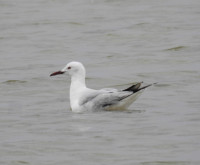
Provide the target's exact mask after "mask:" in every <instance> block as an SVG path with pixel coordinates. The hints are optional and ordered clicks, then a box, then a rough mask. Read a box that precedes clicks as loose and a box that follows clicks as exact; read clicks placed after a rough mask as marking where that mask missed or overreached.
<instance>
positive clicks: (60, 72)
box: [50, 71, 65, 76]
mask: <svg viewBox="0 0 200 165" xmlns="http://www.w3.org/2000/svg"><path fill="white" fill-rule="evenodd" d="M63 73H65V72H63V71H57V72H54V73H52V74H50V76H55V75H58V74H63Z"/></svg>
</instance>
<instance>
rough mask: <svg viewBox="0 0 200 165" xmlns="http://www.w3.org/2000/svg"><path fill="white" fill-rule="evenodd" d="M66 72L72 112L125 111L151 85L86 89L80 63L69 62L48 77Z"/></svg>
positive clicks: (84, 74) (137, 84) (82, 68)
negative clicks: (68, 78) (119, 88)
mask: <svg viewBox="0 0 200 165" xmlns="http://www.w3.org/2000/svg"><path fill="white" fill-rule="evenodd" d="M66 72H68V73H69V75H70V76H71V86H70V106H71V109H72V111H73V112H82V111H86V110H92V111H97V110H123V109H126V108H127V107H129V106H130V105H131V104H132V103H133V102H134V101H135V100H136V99H137V98H138V96H139V95H140V94H141V93H142V91H143V90H144V89H145V88H147V87H149V86H151V85H152V84H150V85H147V86H144V87H141V88H140V86H141V83H142V82H140V83H136V84H134V85H132V86H131V87H129V88H127V89H124V90H117V89H113V88H103V89H100V90H94V89H90V88H87V87H86V84H85V76H86V71H85V68H84V66H83V64H81V63H80V62H70V63H68V64H67V65H66V66H65V67H64V68H63V69H62V70H60V71H57V72H54V73H52V74H51V75H50V76H55V75H58V74H64V73H66Z"/></svg>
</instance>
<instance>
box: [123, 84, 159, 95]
mask: <svg viewBox="0 0 200 165" xmlns="http://www.w3.org/2000/svg"><path fill="white" fill-rule="evenodd" d="M142 83H143V82H139V83H137V84H134V85H132V86H131V87H129V88H127V89H124V90H123V91H131V92H133V93H136V92H138V91H140V90H143V89H145V88H148V87H150V86H152V85H155V84H157V83H153V84H149V85H146V86H143V87H141V88H140V86H141V84H142Z"/></svg>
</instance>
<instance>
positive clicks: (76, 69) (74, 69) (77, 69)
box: [50, 61, 85, 77]
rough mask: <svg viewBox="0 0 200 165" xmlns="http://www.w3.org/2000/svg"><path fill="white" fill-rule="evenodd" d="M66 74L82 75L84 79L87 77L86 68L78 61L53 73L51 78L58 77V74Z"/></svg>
mask: <svg viewBox="0 0 200 165" xmlns="http://www.w3.org/2000/svg"><path fill="white" fill-rule="evenodd" d="M66 72H67V73H68V74H69V75H70V76H79V75H82V76H83V77H85V68H84V66H83V64H82V63H80V62H76V61H73V62H70V63H68V64H67V65H66V66H65V67H64V68H63V69H61V70H59V71H57V72H54V73H52V74H51V75H50V76H55V75H58V74H64V73H66Z"/></svg>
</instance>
